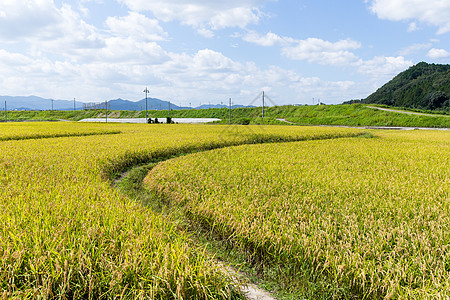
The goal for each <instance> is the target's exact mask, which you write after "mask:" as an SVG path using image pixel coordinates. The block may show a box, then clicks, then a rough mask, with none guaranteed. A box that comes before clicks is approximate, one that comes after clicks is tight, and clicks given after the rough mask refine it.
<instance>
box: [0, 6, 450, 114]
mask: <svg viewBox="0 0 450 300" xmlns="http://www.w3.org/2000/svg"><path fill="white" fill-rule="evenodd" d="M421 61H426V62H429V63H440V64H448V63H449V62H450V1H447V0H351V1H332V0H316V1H313V0H228V1H207V0H192V1H184V0H115V1H114V0H72V1H65V0H55V1H51V0H2V1H1V2H0V95H10V96H19V95H36V96H41V97H45V98H53V99H73V98H76V99H77V100H79V101H83V102H95V101H103V100H107V99H116V98H123V99H129V100H132V101H137V100H140V99H142V98H143V97H144V96H145V94H144V93H143V90H144V88H145V87H146V86H147V87H148V89H149V91H150V94H149V95H150V96H151V97H155V98H160V99H163V100H170V101H172V102H174V103H175V104H178V105H188V104H189V103H192V105H193V106H197V105H200V104H201V103H202V104H205V103H220V102H227V100H228V99H229V98H232V99H233V102H234V103H236V104H244V105H245V104H248V103H250V102H251V101H252V100H253V99H254V98H255V97H256V96H257V95H258V94H259V93H260V92H261V91H262V90H264V91H265V92H266V94H267V95H269V97H270V99H272V101H273V103H274V104H277V105H283V104H313V103H314V102H315V103H317V101H318V100H319V99H320V101H321V102H323V103H327V104H337V103H341V102H342V101H346V100H350V99H360V98H365V97H367V96H368V95H369V94H371V93H372V92H374V91H375V90H376V89H377V88H379V87H381V86H382V85H383V84H384V83H385V82H387V81H389V80H390V79H392V78H393V77H394V76H395V75H396V74H398V73H399V72H401V71H403V70H406V69H407V68H408V67H410V66H412V65H414V64H416V63H418V62H421Z"/></svg>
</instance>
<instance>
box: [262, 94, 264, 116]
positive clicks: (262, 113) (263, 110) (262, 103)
mask: <svg viewBox="0 0 450 300" xmlns="http://www.w3.org/2000/svg"><path fill="white" fill-rule="evenodd" d="M262 102H263V103H262V104H263V105H262V117H263V118H264V91H263V94H262Z"/></svg>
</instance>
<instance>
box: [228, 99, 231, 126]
mask: <svg viewBox="0 0 450 300" xmlns="http://www.w3.org/2000/svg"><path fill="white" fill-rule="evenodd" d="M228 125H231V98H230V109H229V113H228Z"/></svg>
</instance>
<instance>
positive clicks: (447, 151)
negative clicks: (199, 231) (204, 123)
mask: <svg viewBox="0 0 450 300" xmlns="http://www.w3.org/2000/svg"><path fill="white" fill-rule="evenodd" d="M375 136H376V138H371V139H333V140H320V141H302V142H296V143H283V144H277V143H275V144H264V145H247V146H238V147H232V148H226V149H219V150H214V151H209V152H204V153H196V154H193V155H190V156H186V157H180V158H177V159H173V160H169V161H166V162H164V163H161V164H159V165H158V166H156V167H155V168H153V169H152V170H151V172H150V173H149V175H148V177H147V178H146V179H145V182H146V184H147V188H148V189H149V191H150V192H151V193H156V194H158V195H160V197H161V198H162V199H165V201H170V202H171V205H174V206H178V207H180V208H181V209H183V211H184V213H185V215H186V216H187V218H188V219H190V220H191V221H192V222H193V223H195V224H199V225H201V226H202V227H203V228H204V230H207V231H209V232H210V233H211V235H213V236H215V237H219V238H220V239H221V240H222V241H223V242H222V244H224V245H225V246H226V247H228V252H236V253H238V254H236V255H235V256H241V257H242V256H243V257H245V258H246V261H247V264H246V265H247V267H248V268H249V269H252V270H254V272H255V273H256V274H257V276H259V277H260V278H265V279H268V280H269V281H270V282H272V284H271V286H272V288H277V289H281V290H282V291H283V292H284V293H286V292H287V293H288V294H289V293H290V295H291V297H302V298H308V299H320V298H323V299H331V298H333V299H334V298H339V299H355V298H358V299H359V298H364V299H379V298H386V299H411V298H419V299H426V298H447V297H449V296H450V280H449V278H450V268H449V261H450V260H449V257H450V252H449V249H448V241H449V240H450V236H449V231H448V224H450V214H449V211H450V210H449V208H450V207H449V205H450V202H449V199H450V198H449V197H450V194H449V191H450V182H449V181H448V178H450V168H449V166H450V161H449V158H450V134H449V133H447V132H423V131H408V132H383V131H377V132H375ZM292 295H295V296H292Z"/></svg>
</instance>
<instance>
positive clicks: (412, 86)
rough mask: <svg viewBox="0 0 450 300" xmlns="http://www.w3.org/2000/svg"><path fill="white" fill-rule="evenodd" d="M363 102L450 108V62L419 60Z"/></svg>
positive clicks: (434, 108)
mask: <svg viewBox="0 0 450 300" xmlns="http://www.w3.org/2000/svg"><path fill="white" fill-rule="evenodd" d="M362 103H376V104H385V105H390V106H396V107H408V108H419V109H429V110H449V111H450V65H439V64H427V63H425V62H421V63H418V64H417V65H415V66H412V67H410V68H409V69H408V70H406V71H404V72H401V73H400V74H398V75H397V76H395V77H394V78H393V79H392V80H391V81H389V82H388V83H386V84H385V85H383V86H382V87H381V88H379V89H378V90H377V91H376V92H375V93H373V94H371V95H370V96H369V97H367V98H366V99H364V100H362Z"/></svg>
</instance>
